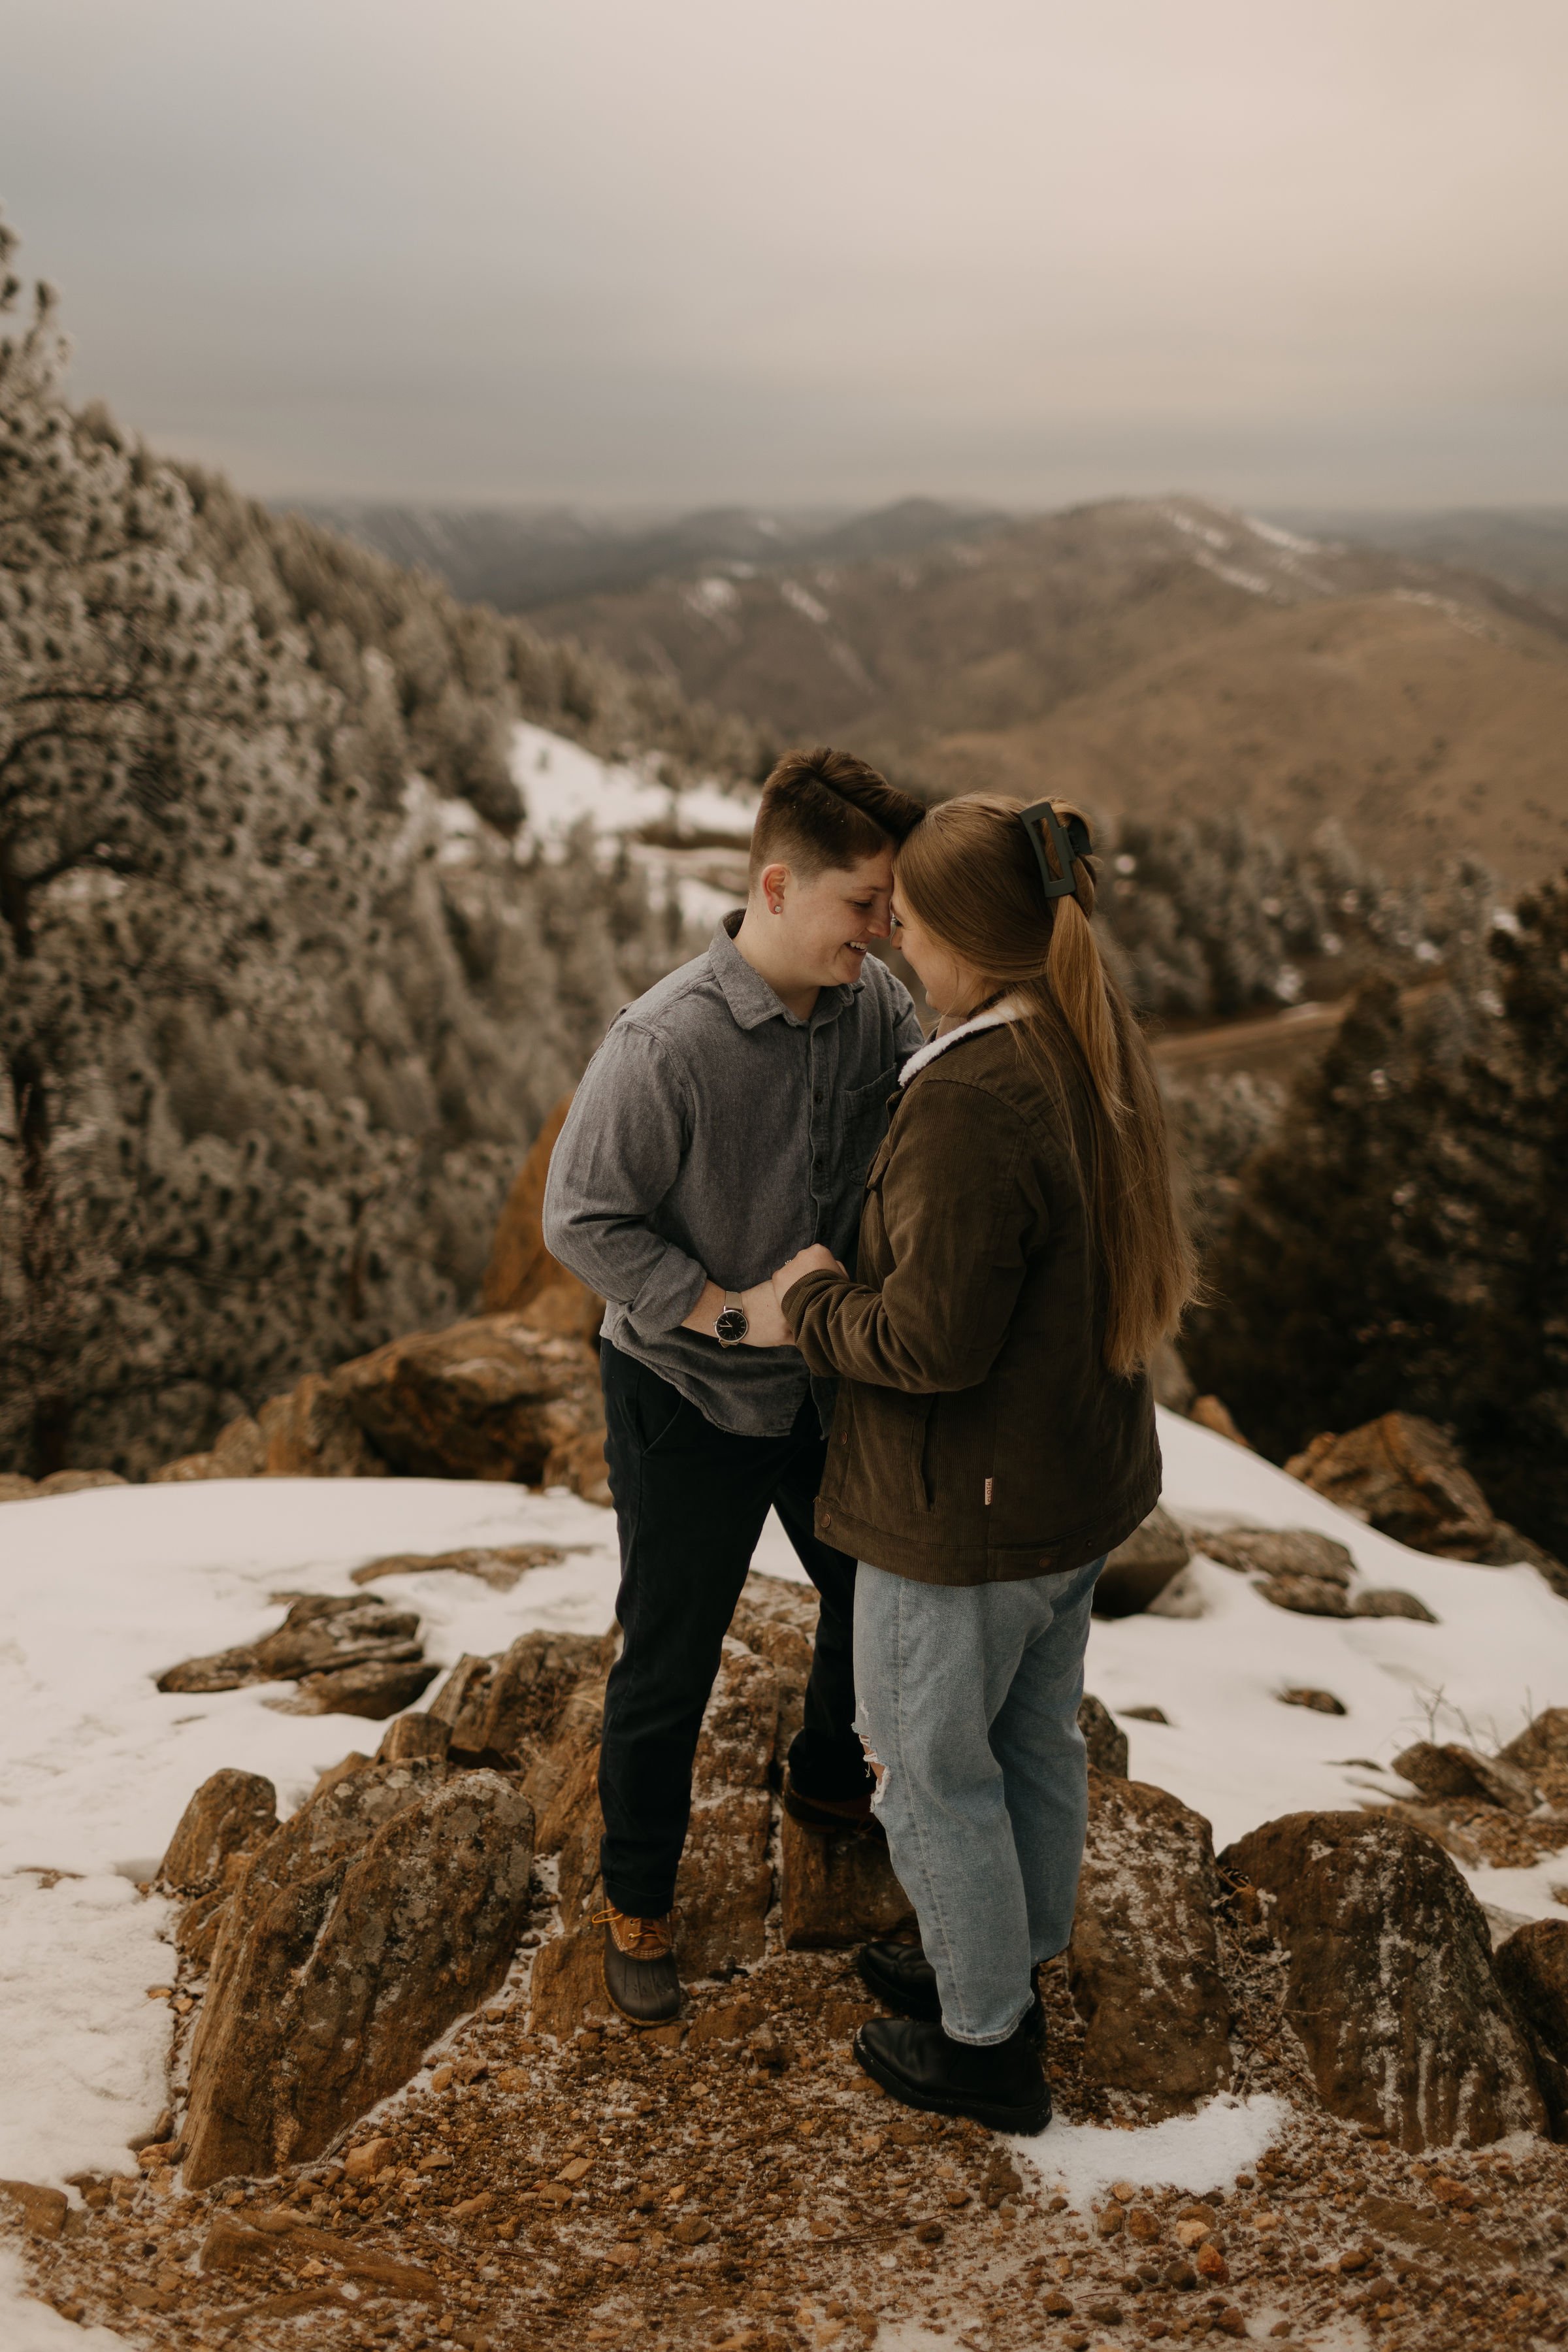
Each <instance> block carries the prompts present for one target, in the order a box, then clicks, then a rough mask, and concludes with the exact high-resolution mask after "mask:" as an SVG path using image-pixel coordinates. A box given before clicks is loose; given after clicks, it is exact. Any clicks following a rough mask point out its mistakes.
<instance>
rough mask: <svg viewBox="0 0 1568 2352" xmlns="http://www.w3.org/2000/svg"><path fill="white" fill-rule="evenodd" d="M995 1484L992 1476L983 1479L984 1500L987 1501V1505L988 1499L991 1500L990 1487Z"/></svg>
mask: <svg viewBox="0 0 1568 2352" xmlns="http://www.w3.org/2000/svg"><path fill="white" fill-rule="evenodd" d="M995 1484H996V1481H995V1480H994V1478H987V1480H986V1481H985V1500H986V1503H987V1505H988V1506H989V1504H990V1501H991V1489H992V1487H993V1486H994V1485H995Z"/></svg>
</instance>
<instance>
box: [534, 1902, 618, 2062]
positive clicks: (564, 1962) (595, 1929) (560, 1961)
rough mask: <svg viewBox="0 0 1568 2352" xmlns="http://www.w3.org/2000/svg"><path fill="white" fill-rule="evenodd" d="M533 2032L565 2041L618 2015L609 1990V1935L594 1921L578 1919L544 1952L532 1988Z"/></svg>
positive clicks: (546, 1946)
mask: <svg viewBox="0 0 1568 2352" xmlns="http://www.w3.org/2000/svg"><path fill="white" fill-rule="evenodd" d="M528 1998H529V2008H528V2030H529V2032H531V2033H553V2034H555V2035H556V2036H557V2037H558V2038H559V2039H560V2040H561V2041H563V2042H564V2041H566V2040H567V2039H568V2038H569V2037H570V2036H571V2035H572V2034H574V2033H575V2032H576V2031H577V2029H578V2027H579V2026H580V2025H592V2024H598V2023H599V2022H600V2021H602V2020H605V2019H608V2018H612V2017H614V2016H615V2014H616V2005H615V2003H614V2001H612V2000H611V1999H610V1996H609V1994H608V1993H607V1992H606V1991H605V1931H604V1929H603V1927H599V1926H598V1925H597V1924H596V1923H595V1921H594V1920H593V1919H591V1918H588V1919H582V1920H579V1922H578V1923H577V1925H576V1926H575V1927H570V1928H568V1929H567V1931H566V1933H565V1934H564V1935H562V1936H552V1937H551V1939H550V1941H549V1943H547V1944H545V1945H542V1947H541V1948H540V1953H539V1958H537V1959H536V1960H535V1961H534V1963H533V1976H532V1979H531V1983H530V1985H529V1996H528Z"/></svg>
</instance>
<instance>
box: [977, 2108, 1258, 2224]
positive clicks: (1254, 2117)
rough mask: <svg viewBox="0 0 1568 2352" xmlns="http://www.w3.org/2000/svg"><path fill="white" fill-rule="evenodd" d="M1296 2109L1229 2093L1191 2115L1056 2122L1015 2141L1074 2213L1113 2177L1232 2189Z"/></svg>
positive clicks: (1143, 2183) (1193, 2189) (1151, 2185)
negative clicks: (1139, 2121)
mask: <svg viewBox="0 0 1568 2352" xmlns="http://www.w3.org/2000/svg"><path fill="white" fill-rule="evenodd" d="M1289 2120H1290V2109H1289V2105H1288V2103H1287V2102H1286V2101H1285V2100H1284V2099H1277V2098H1274V2097H1273V2096H1271V2095H1268V2094H1265V2095H1263V2096H1261V2097H1258V2098H1254V2099H1237V2098H1233V2097H1232V2096H1231V2095H1229V2093H1228V2092H1223V2093H1222V2094H1221V2095H1220V2096H1219V2097H1218V2098H1215V2099H1209V2100H1206V2101H1205V2104H1204V2105H1202V2106H1201V2107H1199V2108H1198V2109H1197V2110H1196V2112H1195V2113H1194V2114H1193V2115H1190V2116H1169V2117H1168V2118H1167V2119H1166V2120H1165V2121H1164V2122H1163V2123H1158V2124H1146V2125H1144V2126H1142V2129H1140V2130H1137V2131H1125V2130H1122V2129H1120V2128H1119V2127H1117V2126H1112V2125H1109V2124H1069V2123H1064V2122H1057V2123H1053V2124H1052V2125H1051V2126H1049V2127H1048V2129H1047V2130H1046V2131H1044V2132H1042V2133H1041V2134H1040V2137H1038V2139H1033V2140H1015V2141H1014V2142H1013V2150H1014V2153H1015V2154H1016V2155H1019V2156H1021V2157H1023V2158H1024V2160H1025V2162H1026V2163H1027V2164H1029V2165H1031V2166H1032V2167H1033V2168H1034V2169H1035V2171H1036V2172H1037V2174H1038V2176H1039V2181H1040V2186H1041V2187H1042V2189H1047V2191H1048V2192H1049V2193H1050V2194H1051V2195H1052V2196H1060V2197H1065V2198H1066V2199H1067V2200H1068V2204H1069V2206H1071V2208H1072V2209H1073V2210H1074V2211H1075V2212H1078V2213H1082V2212H1086V2211H1087V2210H1089V2207H1090V2206H1091V2205H1096V2204H1098V2203H1099V2202H1100V2200H1101V2199H1102V2198H1103V2196H1104V2194H1105V2192H1106V2190H1107V2189H1109V2188H1110V2186H1111V2184H1112V2183H1113V2182H1114V2181H1118V2180H1131V2181H1132V2182H1133V2183H1134V2184H1135V2186H1137V2187H1138V2188H1140V2189H1158V2188H1161V2187H1162V2186H1163V2185H1165V2184H1166V2183H1168V2182H1172V2181H1173V2182H1175V2184H1176V2185H1177V2186H1178V2187H1179V2188H1182V2189H1186V2190H1188V2191H1189V2192H1190V2194H1191V2195H1193V2196H1194V2197H1200V2196H1202V2195H1203V2193H1204V2191H1205V2189H1228V2188H1229V2187H1230V2185H1231V2183H1232V2181H1233V2180H1234V2179H1235V2178H1236V2176H1237V2173H1238V2172H1246V2171H1247V2170H1249V2169H1250V2168H1251V2167H1252V2166H1253V2165H1255V2164H1256V2163H1257V2161H1258V2158H1259V2157H1260V2156H1261V2155H1262V2154H1263V2152H1264V2150H1265V2149H1266V2148H1268V2147H1272V2146H1273V2144H1274V2142H1275V2141H1276V2140H1277V2139H1278V2138H1279V2137H1280V2135H1281V2134H1282V2133H1283V2132H1284V2131H1285V2129H1286V2127H1287V2126H1288V2125H1289Z"/></svg>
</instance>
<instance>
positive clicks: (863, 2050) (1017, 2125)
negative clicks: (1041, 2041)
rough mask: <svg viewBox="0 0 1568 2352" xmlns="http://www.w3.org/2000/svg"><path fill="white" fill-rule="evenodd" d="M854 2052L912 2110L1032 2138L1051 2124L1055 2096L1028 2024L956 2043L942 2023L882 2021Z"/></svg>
mask: <svg viewBox="0 0 1568 2352" xmlns="http://www.w3.org/2000/svg"><path fill="white" fill-rule="evenodd" d="M855 2055H856V2057H857V2058H858V2060H859V2063H860V2064H861V2065H862V2066H863V2067H864V2068H865V2070H866V2072H867V2074H869V2075H870V2077H871V2079H872V2081H873V2082H875V2083H880V2084H881V2086H882V2088H883V2090H884V2091H888V2092H890V2093H891V2095H892V2096H893V2097H894V2098H895V2099H900V2100H901V2101H902V2103H903V2105H905V2106H906V2107H921V2108H923V2109H924V2110H925V2111H926V2112H927V2113H928V2114H931V2115H939V2116H970V2117H972V2118H973V2121H974V2122H975V2123H977V2124H984V2125H985V2126H986V2128H987V2129H988V2130H990V2131H1001V2132H1022V2133H1025V2134H1026V2135H1027V2136H1028V2137H1031V2138H1032V2137H1033V2136H1034V2135H1035V2133H1037V2132H1042V2131H1044V2130H1045V2127H1046V2126H1047V2124H1048V2123H1049V2122H1050V2119H1051V2095H1050V2091H1049V2088H1048V2087H1047V2083H1046V2074H1045V2068H1044V2067H1043V2066H1042V2065H1041V2063H1040V2055H1039V2052H1038V2051H1037V2049H1036V2048H1035V2047H1034V2045H1033V2043H1032V2042H1030V2040H1029V2036H1028V2021H1027V2019H1026V2020H1025V2021H1024V2023H1023V2024H1022V2025H1019V2026H1017V2027H1016V2029H1015V2030H1014V2032H1011V2033H1010V2034H1009V2035H1008V2037H1007V2039H1006V2041H1005V2042H983V2043H982V2042H953V2041H952V2040H950V2038H949V2037H948V2035H947V2034H945V2033H944V2032H942V2028H941V2026H940V2025H930V2024H926V2023H924V2022H922V2021H921V2020H920V2019H918V2018H912V2017H877V2018H873V2019H872V2021H871V2022H870V2024H869V2025H863V2026H862V2027H861V2028H860V2030H859V2032H858V2033H857V2034H856V2036H855Z"/></svg>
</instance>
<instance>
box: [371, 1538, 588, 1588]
mask: <svg viewBox="0 0 1568 2352" xmlns="http://www.w3.org/2000/svg"><path fill="white" fill-rule="evenodd" d="M586 1549H587V1546H586V1545H585V1544H568V1545H566V1546H564V1547H563V1546H562V1545H560V1544H464V1545H463V1546H462V1547H461V1549H459V1550H458V1551H396V1552H388V1553H386V1554H384V1557H383V1558H382V1559H367V1560H365V1561H364V1562H363V1565H362V1566H361V1567H359V1568H356V1569H353V1570H351V1571H350V1574H349V1582H350V1583H351V1584H376V1583H379V1582H380V1580H381V1579H382V1578H383V1577H386V1576H441V1575H447V1576H472V1577H477V1578H478V1579H479V1582H480V1583H481V1584H488V1585H489V1588H490V1590H491V1591H493V1592H510V1591H511V1589H512V1587H513V1585H514V1584H520V1583H521V1581H522V1579H523V1578H524V1577H525V1576H527V1575H528V1574H529V1573H530V1572H531V1570H533V1569H536V1568H559V1567H560V1565H561V1563H562V1561H563V1559H565V1558H566V1557H567V1554H568V1552H572V1551H584V1550H586Z"/></svg>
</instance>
